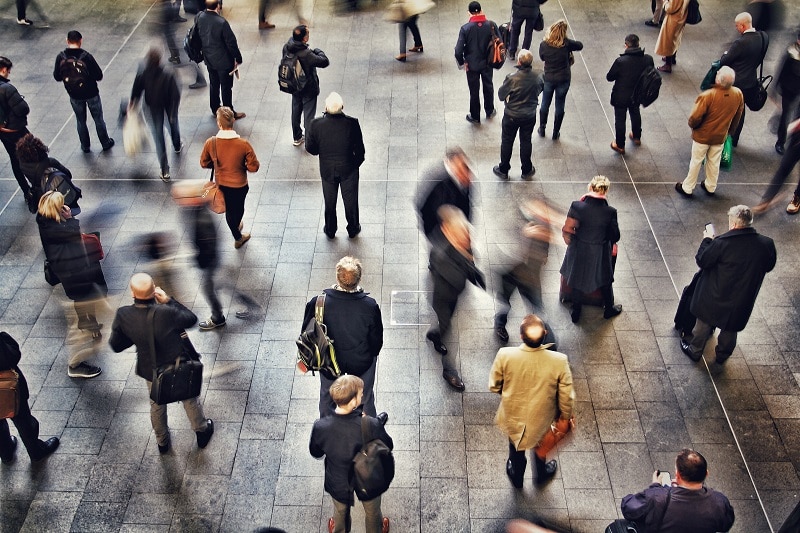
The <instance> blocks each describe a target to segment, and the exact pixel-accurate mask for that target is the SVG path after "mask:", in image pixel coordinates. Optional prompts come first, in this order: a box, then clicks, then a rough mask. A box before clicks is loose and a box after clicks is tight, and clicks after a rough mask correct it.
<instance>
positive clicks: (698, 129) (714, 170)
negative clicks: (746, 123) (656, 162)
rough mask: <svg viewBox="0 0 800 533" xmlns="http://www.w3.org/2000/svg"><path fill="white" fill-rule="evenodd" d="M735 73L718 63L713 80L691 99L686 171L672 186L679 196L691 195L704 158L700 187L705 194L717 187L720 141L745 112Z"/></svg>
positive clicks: (734, 127) (720, 153)
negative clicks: (690, 145)
mask: <svg viewBox="0 0 800 533" xmlns="http://www.w3.org/2000/svg"><path fill="white" fill-rule="evenodd" d="M735 77H736V75H735V74H734V72H733V69H732V68H730V67H721V68H720V69H719V71H717V77H716V84H715V85H714V86H713V87H712V88H710V89H708V90H706V91H703V92H702V93H700V95H699V96H698V97H697V99H696V100H695V102H694V107H693V108H692V112H691V113H690V114H689V127H690V128H692V159H691V160H690V161H689V173H688V174H687V175H686V179H684V180H683V183H680V182H678V183H676V184H675V190H676V191H678V194H680V195H681V196H684V197H686V198H690V197H691V196H692V191H693V190H694V186H695V185H696V184H697V175H698V174H699V173H700V167H701V166H703V161H705V168H706V170H705V172H706V179H705V181H702V182H700V188H702V189H703V190H704V191H705V192H706V194H708V195H713V194H714V192H715V191H716V190H717V178H718V177H719V162H720V158H721V156H722V143H724V142H725V138H726V137H727V136H728V134H730V133H731V132H732V131H734V130H735V129H736V127H737V126H738V124H739V120H740V119H741V117H742V113H744V98H743V97H742V91H740V90H739V89H737V88H736V87H733V82H734V79H735Z"/></svg>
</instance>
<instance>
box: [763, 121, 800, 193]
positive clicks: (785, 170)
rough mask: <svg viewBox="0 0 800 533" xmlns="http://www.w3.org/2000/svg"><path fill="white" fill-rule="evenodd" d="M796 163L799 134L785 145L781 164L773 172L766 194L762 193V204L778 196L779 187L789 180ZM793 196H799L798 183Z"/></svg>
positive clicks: (799, 151) (798, 158) (799, 140)
mask: <svg viewBox="0 0 800 533" xmlns="http://www.w3.org/2000/svg"><path fill="white" fill-rule="evenodd" d="M798 161H800V132H797V133H795V134H793V135H792V136H791V137H789V143H788V144H787V145H786V151H785V152H784V153H783V157H781V164H780V165H779V166H778V170H776V171H775V175H774V176H772V181H771V182H770V184H769V187H767V192H765V193H764V196H763V197H762V198H761V201H763V202H769V201H770V200H772V199H773V198H775V195H776V194H778V191H779V190H780V189H781V186H782V185H783V184H784V183H786V180H787V179H788V178H789V174H791V173H792V170H793V169H794V167H795V165H797V163H798ZM794 193H795V194H800V183H798V184H797V188H796V189H795V191H794Z"/></svg>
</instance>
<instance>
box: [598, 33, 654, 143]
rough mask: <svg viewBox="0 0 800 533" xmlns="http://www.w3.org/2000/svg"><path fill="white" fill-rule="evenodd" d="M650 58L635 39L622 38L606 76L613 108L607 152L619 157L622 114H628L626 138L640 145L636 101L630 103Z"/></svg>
mask: <svg viewBox="0 0 800 533" xmlns="http://www.w3.org/2000/svg"><path fill="white" fill-rule="evenodd" d="M653 66H654V63H653V56H651V55H649V54H645V53H644V49H643V48H640V47H639V36H638V35H635V34H633V33H631V34H630V35H628V36H627V37H625V52H624V53H622V54H620V56H619V57H618V58H617V59H615V60H614V64H612V65H611V69H610V70H609V71H608V74H606V80H608V81H613V82H614V88H613V89H611V105H612V106H614V130H615V135H614V137H615V139H614V142H612V143H611V149H612V150H614V151H615V152H617V153H619V154H624V153H625V124H626V116H627V115H626V114H627V113H630V115H631V133H630V138H631V140H632V141H633V144H635V145H636V146H639V145H640V144H642V114H641V110H640V109H639V103H638V102H635V103H634V102H631V97H632V96H633V91H634V89H635V88H636V83H637V82H638V81H639V76H640V75H641V74H642V72H643V71H644V69H645V68H647V67H653Z"/></svg>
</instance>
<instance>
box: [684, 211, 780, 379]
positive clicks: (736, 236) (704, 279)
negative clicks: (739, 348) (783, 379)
mask: <svg viewBox="0 0 800 533" xmlns="http://www.w3.org/2000/svg"><path fill="white" fill-rule="evenodd" d="M728 229H729V231H727V232H725V233H723V234H722V235H719V236H717V235H715V234H714V228H713V226H710V225H707V226H706V229H705V231H704V232H703V240H702V241H701V242H700V248H698V250H697V254H695V262H696V263H697V266H699V267H700V278H699V279H698V280H697V286H696V287H695V290H694V294H693V295H692V302H691V304H690V307H689V309H690V310H691V312H692V314H693V315H694V316H695V317H697V321H696V322H695V326H694V329H693V330H692V333H691V335H686V336H684V337H682V338H681V339H680V344H681V351H682V352H683V353H684V354H685V355H686V356H687V357H689V358H690V359H691V360H692V361H699V360H700V359H701V358H702V357H703V350H704V348H705V345H706V342H708V339H709V338H710V337H711V335H712V334H713V333H714V330H715V329H716V328H719V329H720V333H719V336H718V337H717V347H716V349H715V352H716V358H715V362H716V363H717V364H720V365H721V364H723V363H724V362H725V361H727V360H728V358H729V357H730V356H731V354H732V353H733V349H734V348H736V337H737V333H738V332H739V331H742V330H744V328H745V327H747V322H748V321H749V320H750V315H751V314H752V312H753V307H755V304H756V297H758V292H759V291H760V290H761V283H762V282H763V281H764V276H766V274H767V272H771V271H772V269H773V268H775V262H776V261H777V257H778V256H777V251H776V250H775V242H774V241H773V240H772V239H770V238H769V237H766V236H764V235H760V234H759V233H758V232H757V231H756V230H755V228H753V213H752V211H750V208H749V207H747V206H746V205H735V206H733V207H731V208H730V209H729V210H728Z"/></svg>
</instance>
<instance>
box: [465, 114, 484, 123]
mask: <svg viewBox="0 0 800 533" xmlns="http://www.w3.org/2000/svg"><path fill="white" fill-rule="evenodd" d="M467 122H469V123H470V124H480V123H481V119H479V118H472V115H467Z"/></svg>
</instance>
